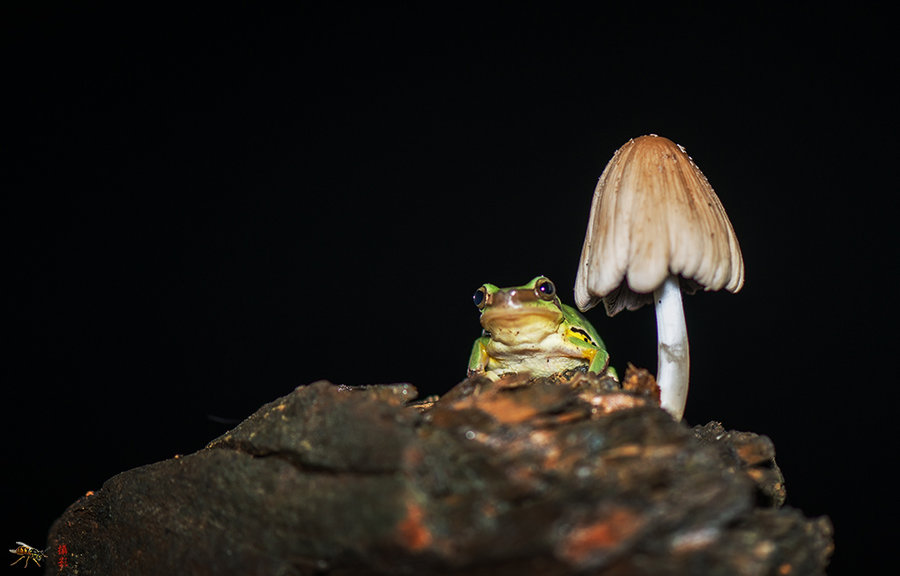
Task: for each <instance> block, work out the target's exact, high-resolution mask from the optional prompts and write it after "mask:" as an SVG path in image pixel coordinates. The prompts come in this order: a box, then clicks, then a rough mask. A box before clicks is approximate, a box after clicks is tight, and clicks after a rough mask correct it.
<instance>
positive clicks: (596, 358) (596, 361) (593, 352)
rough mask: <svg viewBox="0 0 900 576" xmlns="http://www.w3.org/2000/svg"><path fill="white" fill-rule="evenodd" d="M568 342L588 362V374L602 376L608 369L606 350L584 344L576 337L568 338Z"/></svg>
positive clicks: (590, 343)
mask: <svg viewBox="0 0 900 576" xmlns="http://www.w3.org/2000/svg"><path fill="white" fill-rule="evenodd" d="M569 342H571V343H572V344H574V345H576V346H578V347H579V348H581V349H582V351H581V353H582V354H583V355H584V357H585V358H587V359H588V360H589V362H590V364H589V365H588V372H595V373H597V374H603V372H605V371H606V369H607V368H609V352H607V351H606V348H602V347H600V346H597V345H595V344H593V343H592V342H586V341H585V340H583V339H582V338H579V337H578V336H569Z"/></svg>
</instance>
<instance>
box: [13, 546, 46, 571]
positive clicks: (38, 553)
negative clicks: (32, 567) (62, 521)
mask: <svg viewBox="0 0 900 576" xmlns="http://www.w3.org/2000/svg"><path fill="white" fill-rule="evenodd" d="M16 544H18V546H16V547H15V548H14V549H12V550H10V552H12V553H13V554H18V556H19V558H18V559H17V560H16V561H15V562H13V563H12V564H10V566H15V565H16V564H18V563H19V562H21V561H22V559H23V558H24V559H25V568H28V561H29V560H33V561H34V563H35V564H37V565H38V566H40V565H41V560H43V559H44V558H46V555H45V554H44V552H43V551H42V550H38V549H37V548H33V547H31V546H29V545H28V544H26V543H24V542H16Z"/></svg>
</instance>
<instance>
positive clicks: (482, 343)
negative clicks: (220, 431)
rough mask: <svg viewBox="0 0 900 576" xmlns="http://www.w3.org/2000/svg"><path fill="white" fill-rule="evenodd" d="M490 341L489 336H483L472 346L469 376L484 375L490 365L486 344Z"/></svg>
mask: <svg viewBox="0 0 900 576" xmlns="http://www.w3.org/2000/svg"><path fill="white" fill-rule="evenodd" d="M488 340H490V338H489V337H487V336H482V337H481V338H478V339H476V340H475V343H474V344H473V345H472V353H471V354H470V355H469V370H468V375H469V376H473V375H475V374H484V371H485V369H486V368H487V363H488V353H487V347H486V344H487V342H488Z"/></svg>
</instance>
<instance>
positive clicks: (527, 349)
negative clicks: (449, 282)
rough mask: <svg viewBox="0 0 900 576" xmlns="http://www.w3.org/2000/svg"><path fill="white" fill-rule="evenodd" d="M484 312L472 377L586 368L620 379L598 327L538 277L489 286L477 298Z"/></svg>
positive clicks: (472, 360) (472, 358)
mask: <svg viewBox="0 0 900 576" xmlns="http://www.w3.org/2000/svg"><path fill="white" fill-rule="evenodd" d="M472 299H473V301H474V302H475V306H477V307H478V309H479V310H480V311H481V326H482V328H484V330H483V331H482V335H481V338H478V339H477V340H475V345H474V346H473V347H472V355H471V356H470V357H469V371H468V373H469V376H473V375H476V374H484V375H486V376H488V377H489V378H491V379H492V380H496V379H497V378H499V377H500V376H501V375H503V374H506V373H511V372H528V373H530V374H531V375H532V376H536V377H541V376H550V375H552V374H556V373H558V372H562V371H564V370H568V369H571V368H579V367H581V366H587V369H588V371H589V372H596V373H598V374H609V375H610V376H612V377H614V378H615V377H616V375H615V371H614V370H613V369H612V368H611V367H610V366H609V354H608V353H607V352H606V346H605V345H604V344H603V340H601V339H600V335H599V334H597V330H595V329H594V327H593V326H591V324H590V322H588V321H587V320H586V319H585V318H584V316H582V315H581V314H579V313H578V311H577V310H575V309H574V308H572V307H571V306H567V305H566V304H563V303H562V302H560V300H559V296H557V294H556V286H555V285H554V284H553V282H551V281H550V279H549V278H547V277H546V276H538V277H536V278H534V279H532V280H531V282H529V283H527V284H523V285H522V286H513V287H511V288H498V287H497V286H494V285H493V284H485V285H483V286H482V287H481V288H479V289H478V290H476V291H475V295H474V296H473V297H472Z"/></svg>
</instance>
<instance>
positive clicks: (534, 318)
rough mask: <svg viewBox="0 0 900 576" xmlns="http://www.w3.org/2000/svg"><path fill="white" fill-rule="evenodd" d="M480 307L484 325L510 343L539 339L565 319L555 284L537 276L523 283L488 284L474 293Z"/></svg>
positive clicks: (483, 326)
mask: <svg viewBox="0 0 900 576" xmlns="http://www.w3.org/2000/svg"><path fill="white" fill-rule="evenodd" d="M472 300H473V301H474V302H475V306H477V307H478V309H479V310H481V327H482V328H484V330H485V332H487V333H488V334H490V336H491V338H492V339H493V340H497V341H500V342H503V343H507V344H517V343H522V342H540V341H541V340H543V338H544V337H545V336H547V335H548V334H550V333H552V332H556V331H557V329H558V328H559V325H560V323H561V322H562V321H563V318H564V316H563V312H562V305H561V304H560V301H559V297H558V296H557V295H556V286H554V285H553V282H551V281H550V279H549V278H547V277H546V276H538V277H537V278H534V279H533V280H532V281H531V282H529V283H527V284H523V285H522V286H513V287H511V288H498V287H497V286H494V285H493V284H485V285H483V286H482V287H481V288H479V289H478V290H476V291H475V295H474V296H473V297H472Z"/></svg>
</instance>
